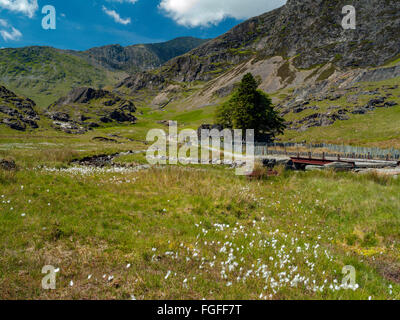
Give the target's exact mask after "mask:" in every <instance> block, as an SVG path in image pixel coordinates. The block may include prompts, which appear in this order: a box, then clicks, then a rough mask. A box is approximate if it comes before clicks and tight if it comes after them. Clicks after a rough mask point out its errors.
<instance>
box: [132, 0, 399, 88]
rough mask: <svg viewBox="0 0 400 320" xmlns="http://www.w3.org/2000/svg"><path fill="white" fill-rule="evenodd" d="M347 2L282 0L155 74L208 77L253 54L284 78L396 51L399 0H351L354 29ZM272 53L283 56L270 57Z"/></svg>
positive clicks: (380, 59) (384, 57)
mask: <svg viewBox="0 0 400 320" xmlns="http://www.w3.org/2000/svg"><path fill="white" fill-rule="evenodd" d="M347 4H348V3H347V2H346V1H344V0H339V1H337V0H289V1H288V2H287V4H286V5H285V6H283V7H281V8H278V9H276V10H273V11H271V12H268V13H265V14H263V15H261V16H258V17H255V18H252V19H249V20H247V21H245V22H244V23H242V24H239V25H238V26H236V27H235V28H233V29H232V30H230V31H229V32H227V33H225V34H224V35H222V36H220V37H218V38H216V39H214V40H211V41H209V42H207V43H205V44H203V45H201V46H200V47H198V48H196V49H194V50H192V51H190V52H189V53H187V54H185V55H182V56H179V57H177V58H174V59H172V60H170V61H169V62H168V63H167V64H166V65H165V66H164V67H163V68H162V69H161V70H160V72H158V77H159V78H163V79H168V80H172V81H179V82H192V81H196V80H201V81H209V80H212V79H215V78H216V77H217V76H220V75H222V74H224V73H225V72H227V71H229V70H232V69H234V68H235V66H238V65H239V64H241V63H245V62H247V61H250V60H251V61H252V64H253V65H254V64H256V63H259V64H260V62H266V61H270V62H271V63H272V64H275V65H277V66H278V67H280V68H281V70H280V75H281V78H283V79H282V80H286V79H287V78H292V77H293V76H292V73H294V72H295V71H296V69H297V70H306V69H313V68H316V67H319V68H320V67H323V66H325V65H326V64H328V63H332V64H333V65H334V66H335V68H357V67H370V66H379V65H382V64H384V63H385V62H387V61H389V60H390V59H394V58H395V57H396V56H398V55H399V54H400V34H399V32H398V30H400V14H399V12H400V2H399V1H397V0H387V1H380V0H368V1H365V0H355V1H353V5H354V6H355V8H356V10H357V22H358V24H357V29H356V30H344V29H343V28H342V26H341V21H342V19H343V14H342V8H343V6H344V5H347ZM274 57H280V58H281V59H276V58H275V60H270V59H272V58H274ZM286 63H287V64H286ZM264 67H268V66H264ZM332 70H333V68H331V70H330V71H332ZM270 71H271V72H272V71H275V72H277V71H278V70H270ZM333 71H334V70H333ZM235 72H236V73H237V72H239V71H238V70H235ZM332 73H333V72H332ZM261 76H262V75H261ZM264 77H265V76H264ZM127 82H130V83H132V79H127Z"/></svg>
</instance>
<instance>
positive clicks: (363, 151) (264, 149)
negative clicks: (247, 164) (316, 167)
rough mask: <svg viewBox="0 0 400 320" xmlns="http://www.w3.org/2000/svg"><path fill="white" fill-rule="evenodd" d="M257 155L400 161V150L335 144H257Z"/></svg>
mask: <svg viewBox="0 0 400 320" xmlns="http://www.w3.org/2000/svg"><path fill="white" fill-rule="evenodd" d="M254 148H255V154H256V155H257V156H262V155H288V156H300V157H305V156H307V157H309V156H313V157H338V156H340V157H342V158H353V159H371V160H396V161H399V160H400V150H397V149H394V148H391V149H380V148H368V147H356V146H346V145H335V144H326V143H319V144H304V143H291V142H288V143H256V144H255V146H254Z"/></svg>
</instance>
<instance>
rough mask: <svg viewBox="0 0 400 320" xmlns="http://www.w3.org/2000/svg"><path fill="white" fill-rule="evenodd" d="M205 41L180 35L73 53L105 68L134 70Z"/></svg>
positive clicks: (155, 64) (157, 63)
mask: <svg viewBox="0 0 400 320" xmlns="http://www.w3.org/2000/svg"><path fill="white" fill-rule="evenodd" d="M207 41H208V40H207V39H198V38H193V37H181V38H176V39H173V40H171V41H167V42H162V43H151V44H138V45H133V46H128V47H122V46H121V45H109V46H103V47H98V48H92V49H89V50H87V51H84V52H74V53H75V54H77V55H79V56H81V57H83V58H85V59H87V60H88V61H89V62H91V63H97V64H99V65H101V66H103V67H105V68H107V69H111V70H120V71H126V72H136V71H146V70H152V69H155V68H158V67H160V66H161V65H163V64H164V63H165V62H167V61H168V60H170V59H172V58H175V57H177V56H180V55H182V54H185V53H187V52H188V51H190V50H192V49H194V48H196V47H198V46H200V45H201V44H203V43H205V42H207Z"/></svg>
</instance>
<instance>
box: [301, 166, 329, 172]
mask: <svg viewBox="0 0 400 320" xmlns="http://www.w3.org/2000/svg"><path fill="white" fill-rule="evenodd" d="M324 169H325V167H324V166H313V165H309V166H306V168H305V170H306V171H322V170H324Z"/></svg>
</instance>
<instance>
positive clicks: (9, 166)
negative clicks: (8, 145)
mask: <svg viewBox="0 0 400 320" xmlns="http://www.w3.org/2000/svg"><path fill="white" fill-rule="evenodd" d="M0 169H3V170H7V171H11V170H16V169H17V166H16V164H15V161H14V160H6V159H1V160H0Z"/></svg>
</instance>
